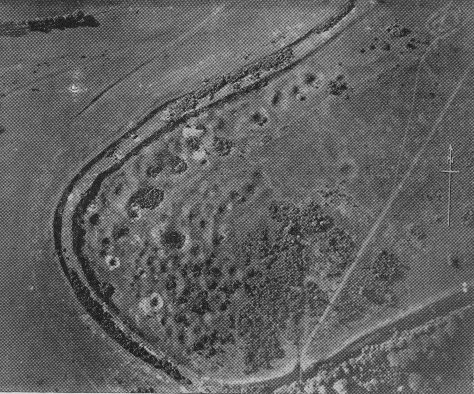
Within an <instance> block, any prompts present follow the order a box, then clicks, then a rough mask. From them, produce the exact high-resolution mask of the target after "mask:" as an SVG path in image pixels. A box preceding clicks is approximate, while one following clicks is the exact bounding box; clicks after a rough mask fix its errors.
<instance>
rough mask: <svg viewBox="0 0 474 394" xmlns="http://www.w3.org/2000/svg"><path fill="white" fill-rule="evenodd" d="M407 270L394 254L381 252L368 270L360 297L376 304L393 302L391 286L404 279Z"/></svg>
mask: <svg viewBox="0 0 474 394" xmlns="http://www.w3.org/2000/svg"><path fill="white" fill-rule="evenodd" d="M407 268H408V267H406V266H405V265H403V264H401V263H400V261H399V259H398V257H397V256H396V255H395V253H392V252H388V251H386V250H382V251H381V252H379V254H378V255H377V256H376V257H375V260H374V261H373V262H372V265H371V267H370V268H369V271H368V273H367V276H366V280H365V285H364V287H363V289H362V295H363V296H364V297H365V298H366V299H367V300H369V301H371V302H374V303H376V304H384V303H387V302H391V301H393V297H392V288H393V285H394V284H395V282H396V281H399V280H401V279H402V278H403V277H404V275H405V272H406V269H407Z"/></svg>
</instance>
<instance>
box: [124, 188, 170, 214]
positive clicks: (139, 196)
mask: <svg viewBox="0 0 474 394" xmlns="http://www.w3.org/2000/svg"><path fill="white" fill-rule="evenodd" d="M163 198H164V192H163V191H162V190H160V189H158V188H156V187H153V186H145V187H141V188H140V189H138V190H137V191H136V192H134V193H133V194H132V195H131V196H130V198H129V199H128V202H127V213H128V216H129V217H131V218H134V217H138V212H137V210H138V209H155V208H156V207H157V206H158V205H160V203H161V202H162V201H163Z"/></svg>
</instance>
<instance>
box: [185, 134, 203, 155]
mask: <svg viewBox="0 0 474 394" xmlns="http://www.w3.org/2000/svg"><path fill="white" fill-rule="evenodd" d="M185 143H186V148H187V149H188V150H189V151H191V152H195V151H197V150H199V146H200V141H199V138H198V137H196V136H194V137H189V138H186V141H185Z"/></svg>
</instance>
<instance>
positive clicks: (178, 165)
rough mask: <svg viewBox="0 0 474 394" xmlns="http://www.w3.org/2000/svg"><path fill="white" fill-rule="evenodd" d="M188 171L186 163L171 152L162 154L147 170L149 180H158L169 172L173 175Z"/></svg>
mask: <svg viewBox="0 0 474 394" xmlns="http://www.w3.org/2000/svg"><path fill="white" fill-rule="evenodd" d="M187 169H188V165H187V164H186V161H184V160H183V159H182V158H181V157H179V156H177V155H174V154H172V153H170V152H160V153H157V154H156V155H155V157H154V158H153V162H152V164H150V165H149V166H148V167H147V169H146V175H147V176H148V177H149V178H156V177H157V176H158V175H159V174H161V173H162V172H163V171H165V170H168V171H170V172H171V174H182V173H183V172H185V171H186V170H187Z"/></svg>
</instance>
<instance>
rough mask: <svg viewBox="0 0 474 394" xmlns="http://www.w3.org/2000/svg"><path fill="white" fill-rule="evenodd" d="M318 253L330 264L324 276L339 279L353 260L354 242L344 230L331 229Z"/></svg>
mask: <svg viewBox="0 0 474 394" xmlns="http://www.w3.org/2000/svg"><path fill="white" fill-rule="evenodd" d="M320 251H321V252H322V253H323V254H325V255H326V257H327V259H328V262H329V264H330V265H329V267H328V270H327V273H326V275H327V276H328V277H340V276H342V274H343V273H344V270H345V269H346V267H347V266H348V265H349V264H350V263H351V262H352V260H353V258H354V252H355V242H354V241H353V239H352V237H351V236H350V235H349V234H348V233H347V232H346V231H345V230H343V229H341V228H338V227H333V228H332V229H331V231H329V233H328V235H327V240H326V243H325V245H324V246H323V247H321V248H320Z"/></svg>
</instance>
